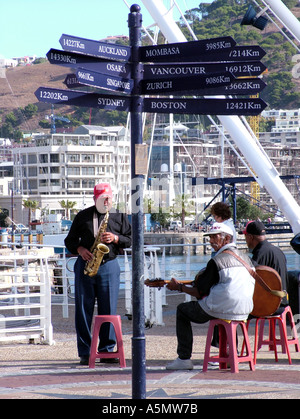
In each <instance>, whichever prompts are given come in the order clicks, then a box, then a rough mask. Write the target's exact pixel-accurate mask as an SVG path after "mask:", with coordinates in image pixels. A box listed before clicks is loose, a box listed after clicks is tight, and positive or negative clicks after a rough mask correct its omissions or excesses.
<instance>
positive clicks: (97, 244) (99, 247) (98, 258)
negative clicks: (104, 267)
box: [84, 211, 109, 277]
mask: <svg viewBox="0 0 300 419" xmlns="http://www.w3.org/2000/svg"><path fill="white" fill-rule="evenodd" d="M108 218H109V211H106V214H105V216H104V218H103V220H102V221H101V224H100V227H99V230H98V233H97V236H96V238H95V241H94V244H93V246H92V247H91V253H93V259H91V260H89V261H87V262H86V264H85V268H84V274H85V275H88V276H91V277H92V276H95V275H96V274H97V272H98V269H99V266H100V265H101V262H102V259H103V256H104V255H106V254H107V253H109V248H108V246H106V244H104V243H101V234H102V233H105V232H106V228H107V223H108Z"/></svg>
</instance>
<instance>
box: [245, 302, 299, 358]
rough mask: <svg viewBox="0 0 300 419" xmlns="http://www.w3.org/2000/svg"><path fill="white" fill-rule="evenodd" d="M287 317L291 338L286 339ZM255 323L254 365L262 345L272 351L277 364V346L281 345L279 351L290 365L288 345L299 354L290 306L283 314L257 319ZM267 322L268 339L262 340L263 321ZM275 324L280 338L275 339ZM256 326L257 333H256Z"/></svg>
mask: <svg viewBox="0 0 300 419" xmlns="http://www.w3.org/2000/svg"><path fill="white" fill-rule="evenodd" d="M287 317H288V319H289V322H290V326H291V332H292V335H293V337H292V338H290V339H289V338H288V334H287V326H286V324H287V323H286V321H287ZM250 320H251V319H249V320H248V323H247V328H248V327H249V323H250ZM255 320H256V323H255V341H254V363H255V364H256V357H257V352H258V351H259V349H260V348H261V347H262V345H269V350H270V351H272V350H273V351H274V355H275V361H276V362H278V356H277V345H281V350H282V353H283V354H285V353H286V354H287V356H288V360H289V364H290V365H291V364H292V359H291V354H290V349H289V346H290V345H295V351H296V352H300V347H299V341H298V336H297V329H296V326H295V322H294V318H293V313H292V310H291V307H290V306H287V307H285V309H284V311H283V313H281V314H278V315H275V316H266V317H258V318H257V319H255ZM266 320H268V323H269V339H264V326H265V321H266ZM276 322H278V326H279V334H280V338H279V339H277V338H276ZM258 326H260V327H259V332H258Z"/></svg>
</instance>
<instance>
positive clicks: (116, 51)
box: [59, 34, 131, 61]
mask: <svg viewBox="0 0 300 419" xmlns="http://www.w3.org/2000/svg"><path fill="white" fill-rule="evenodd" d="M59 42H60V45H61V46H62V48H63V49H64V50H65V51H73V52H78V53H80V54H87V55H93V56H95V57H100V58H104V59H108V60H117V61H119V60H120V61H129V60H130V57H131V47H126V46H123V45H116V44H111V43H108V42H100V41H94V40H92V39H85V38H78V37H77V36H72V35H66V34H62V36H61V37H60V40H59Z"/></svg>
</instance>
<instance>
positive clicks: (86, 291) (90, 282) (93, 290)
mask: <svg viewBox="0 0 300 419" xmlns="http://www.w3.org/2000/svg"><path fill="white" fill-rule="evenodd" d="M84 266H85V261H84V260H83V259H82V258H81V257H80V256H79V257H78V259H77V261H76V263H75V266H74V273H75V327H76V333H77V349H78V355H79V356H89V354H90V346H91V326H92V320H93V314H94V307H95V301H96V300H97V307H98V315H104V314H116V312H117V304H118V296H119V286H120V266H119V263H118V261H117V259H114V260H111V261H108V262H106V263H105V264H104V265H101V266H100V268H99V271H98V274H97V275H96V276H94V277H92V278H91V277H89V276H87V275H84V273H83V271H84ZM99 337H100V342H99V346H98V351H99V352H100V351H101V352H102V351H107V352H111V351H113V348H114V346H115V344H116V336H115V332H114V328H113V326H112V325H111V324H110V323H104V324H103V325H102V326H101V329H100V335H99Z"/></svg>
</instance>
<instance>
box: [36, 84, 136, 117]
mask: <svg viewBox="0 0 300 419" xmlns="http://www.w3.org/2000/svg"><path fill="white" fill-rule="evenodd" d="M34 94H35V96H36V97H37V99H38V100H39V101H40V102H47V103H56V104H64V105H74V106H84V107H85V106H86V107H89V108H99V109H106V110H117V111H126V112H129V111H130V102H131V100H130V99H129V98H128V97H125V96H112V95H100V94H98V93H87V92H82V91H78V90H61V89H52V88H49V87H39V88H38V89H37V90H36V92H35V93H34Z"/></svg>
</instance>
